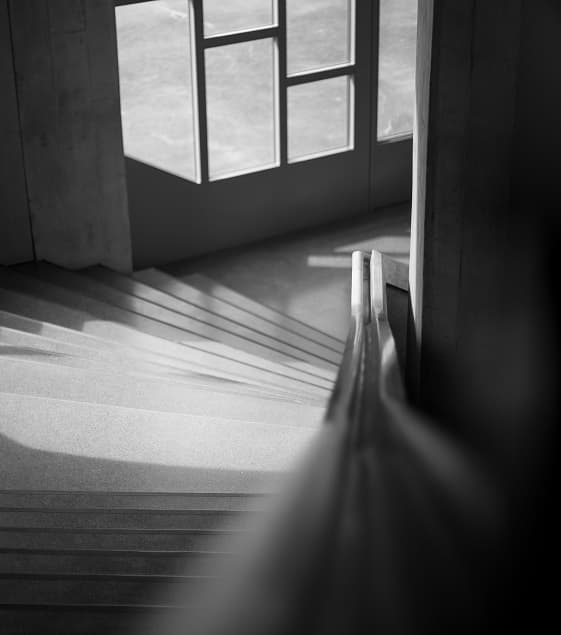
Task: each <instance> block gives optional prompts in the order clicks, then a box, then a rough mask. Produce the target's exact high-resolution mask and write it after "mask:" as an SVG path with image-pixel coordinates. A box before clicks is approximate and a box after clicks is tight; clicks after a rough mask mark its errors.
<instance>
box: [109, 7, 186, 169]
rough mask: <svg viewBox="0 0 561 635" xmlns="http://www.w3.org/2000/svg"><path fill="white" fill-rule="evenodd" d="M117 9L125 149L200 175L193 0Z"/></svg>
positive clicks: (150, 161)
mask: <svg viewBox="0 0 561 635" xmlns="http://www.w3.org/2000/svg"><path fill="white" fill-rule="evenodd" d="M115 13H116V19H117V45H118V51H119V79H120V90H121V109H122V120H123V142H124V147H125V153H126V155H127V156H128V157H131V158H133V159H136V160H137V161H142V162H143V163H147V164H149V165H152V166H154V167H156V168H160V169H161V170H165V171H166V172H170V173H172V174H175V175H177V176H180V177H183V178H185V179H189V180H192V181H195V180H196V179H197V176H196V175H197V160H196V157H195V143H194V139H195V137H194V135H195V125H194V121H193V112H194V111H193V90H192V86H191V52H190V51H191V47H190V44H191V43H190V35H189V12H188V6H187V0H155V1H154V2H141V3H138V4H127V5H122V6H118V7H116V9H115Z"/></svg>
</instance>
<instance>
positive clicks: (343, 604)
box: [189, 252, 502, 635]
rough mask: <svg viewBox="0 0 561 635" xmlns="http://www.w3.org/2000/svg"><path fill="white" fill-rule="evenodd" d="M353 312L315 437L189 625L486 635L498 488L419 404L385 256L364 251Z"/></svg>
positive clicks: (286, 632) (213, 630) (282, 633)
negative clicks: (257, 535) (410, 394)
mask: <svg viewBox="0 0 561 635" xmlns="http://www.w3.org/2000/svg"><path fill="white" fill-rule="evenodd" d="M351 313H352V323H351V328H350V332H349V336H348V340H347V345H346V350H345V353H344V357H343V360H342V363H341V367H340V371H339V375H338V379H337V382H336V386H335V389H334V391H333V395H332V398H331V401H330V404H329V407H328V411H327V415H326V422H325V425H324V426H323V428H322V430H321V432H320V433H319V435H318V439H317V444H316V446H315V447H314V449H313V451H312V452H311V453H310V455H309V456H308V457H307V460H306V463H305V466H304V468H303V470H302V473H301V474H300V475H299V476H298V478H297V479H296V482H295V483H293V487H292V492H291V495H290V496H289V497H288V498H287V500H285V501H284V503H283V504H282V505H281V506H280V507H279V509H278V510H277V511H276V513H275V514H274V515H273V518H272V519H271V523H270V527H269V528H268V530H267V531H266V532H265V534H264V537H263V538H262V539H261V540H260V541H259V542H256V543H255V544H254V545H253V552H254V553H253V557H252V558H251V562H250V564H249V565H248V566H247V567H244V568H243V569H241V570H239V571H237V572H236V573H235V575H234V576H233V582H232V583H231V584H230V585H229V586H226V588H225V589H222V592H221V593H219V594H218V595H214V596H212V597H210V598H209V601H208V603H207V604H206V607H205V610H203V611H202V612H201V614H202V615H203V616H204V619H202V622H204V625H203V624H202V623H201V624H199V625H198V627H200V628H198V629H196V628H195V627H194V624H193V622H191V623H190V625H189V626H190V627H191V630H190V631H189V632H194V631H196V632H202V633H206V634H212V635H214V634H217V633H220V634H222V633H224V634H226V633H228V635H252V634H253V635H273V634H274V635H300V634H302V635H304V634H306V635H310V634H317V635H320V634H321V635H335V634H337V635H343V634H344V635H347V634H355V633H360V634H362V633H373V634H376V635H386V634H388V635H389V634H392V635H396V634H397V635H401V634H411V635H413V634H415V635H418V634H422V633H446V632H454V633H455V634H457V633H467V632H470V633H476V632H482V631H481V624H482V620H483V621H484V620H485V615H486V607H485V598H486V589H487V584H488V583H489V584H490V580H491V577H490V574H491V571H492V568H493V562H494V559H493V558H494V549H495V547H496V538H497V536H498V535H500V527H501V518H502V508H501V505H500V499H499V497H498V496H497V495H496V493H495V491H494V489H493V487H491V485H490V483H489V481H488V480H486V479H485V478H484V476H483V471H482V470H481V469H480V467H479V466H478V465H477V464H476V463H475V461H474V460H473V458H469V457H468V456H467V454H465V453H464V452H460V451H459V450H458V449H457V447H456V446H455V445H454V444H452V443H451V442H450V441H449V440H447V439H446V437H445V435H444V433H443V432H442V430H440V429H437V428H435V427H434V426H433V425H431V424H429V423H428V422H427V421H426V420H425V419H424V418H423V416H422V415H421V414H420V413H418V412H416V411H414V410H413V409H412V408H410V407H409V405H408V404H407V401H406V399H405V392H404V388H403V384H402V378H401V373H400V369H399V364H398V359H397V355H396V347H395V342H394V338H393V335H392V331H391V328H390V325H389V323H388V319H387V302H386V276H385V273H384V260H383V258H382V256H381V255H380V254H379V253H376V252H373V253H372V254H366V253H363V252H355V253H354V254H353V258H352V293H351ZM209 614H210V619H208V618H209Z"/></svg>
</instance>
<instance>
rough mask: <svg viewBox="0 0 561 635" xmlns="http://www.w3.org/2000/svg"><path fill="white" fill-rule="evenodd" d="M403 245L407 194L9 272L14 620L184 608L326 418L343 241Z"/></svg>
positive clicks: (61, 623)
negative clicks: (144, 253)
mask: <svg viewBox="0 0 561 635" xmlns="http://www.w3.org/2000/svg"><path fill="white" fill-rule="evenodd" d="M389 219H392V220H389ZM388 223H389V224H388ZM390 228H391V231H390ZM368 235H369V236H371V238H370V239H369V240H368V239H365V236H368ZM388 236H390V238H388ZM391 236H393V237H394V238H391ZM396 236H398V237H397V238H396ZM407 241H408V212H407V207H406V206H405V207H403V208H402V209H401V210H396V209H393V210H389V214H388V215H386V217H384V215H383V214H382V215H381V216H380V217H379V218H378V219H377V220H376V222H374V223H373V222H372V221H371V220H368V219H367V220H363V221H360V222H358V223H355V225H354V226H345V227H341V226H336V227H334V228H333V229H329V230H327V231H323V232H314V233H304V234H300V235H295V236H293V237H292V238H290V239H284V240H277V241H268V242H266V243H264V244H262V245H256V246H255V247H253V248H250V249H243V250H240V249H238V250H233V251H230V252H226V253H225V254H224V255H222V256H221V257H213V258H211V259H198V260H196V261H186V262H181V263H177V264H175V265H171V266H169V267H167V268H166V270H163V269H146V270H142V271H138V272H136V273H134V274H132V275H123V274H119V273H115V272H112V271H110V270H109V269H106V268H103V267H91V268H88V269H85V270H82V271H79V272H71V271H67V270H64V269H62V268H59V267H56V266H54V265H50V264H48V263H44V262H43V263H31V264H24V265H18V266H13V267H9V268H8V267H5V268H3V269H2V270H1V271H0V351H1V353H0V373H1V390H0V400H1V402H2V404H1V408H0V409H1V411H2V413H3V416H2V420H1V426H2V429H1V445H0V454H1V459H0V462H1V464H2V491H1V492H0V585H1V587H2V592H1V593H0V597H1V598H2V599H1V605H0V613H1V616H2V623H3V624H4V626H5V628H6V629H7V631H6V632H14V633H16V632H22V633H23V632H25V633H34V632H41V633H47V632H49V633H51V632H52V633H63V632H68V633H78V632H79V633H86V632H87V633H90V632H91V633H94V632H95V633H99V632H100V630H101V629H105V630H108V632H119V633H120V632H125V633H126V632H142V629H143V628H147V626H146V625H147V623H149V618H150V616H154V615H157V614H158V613H161V612H162V611H166V610H167V611H171V612H172V613H173V612H174V611H176V612H177V611H188V605H189V601H190V598H191V596H192V593H193V591H200V590H201V589H203V588H204V586H205V583H207V582H208V581H211V580H213V579H214V578H216V577H219V576H220V573H221V572H223V571H226V570H227V568H228V567H227V565H229V564H230V563H231V561H232V559H233V558H235V554H236V551H237V550H238V549H239V542H240V540H241V539H242V538H243V536H245V535H248V532H251V528H252V527H254V526H255V524H256V517H259V516H260V515H263V513H264V511H265V510H266V509H267V508H268V502H269V501H270V500H273V499H274V497H275V494H276V493H278V492H279V491H281V490H282V484H283V480H284V477H285V476H286V475H287V474H289V473H290V472H291V471H292V470H293V469H294V468H295V466H296V465H297V464H298V461H299V458H300V457H302V456H303V455H304V454H305V451H306V449H307V447H308V446H309V445H310V443H311V441H312V440H313V439H314V435H315V433H316V431H317V430H318V428H319V426H320V424H321V422H322V420H323V417H324V413H325V407H326V404H327V400H328V397H329V395H330V392H331V390H332V387H333V383H334V380H335V378H336V374H337V369H338V365H339V364H340V361H341V357H342V352H343V350H344V345H345V344H344V337H345V333H346V331H347V328H348V320H349V317H348V316H349V312H348V308H347V307H348V303H349V294H350V290H349V284H350V270H349V254H350V251H352V250H353V249H354V247H356V246H357V242H358V243H359V244H360V245H361V246H365V245H370V246H372V247H375V246H381V245H382V246H383V245H385V247H386V249H387V250H389V251H390V252H391V251H392V249H391V248H392V245H393V250H394V251H393V254H392V255H393V256H394V257H398V258H399V257H401V258H402V259H403V258H405V259H406V255H405V254H406V248H407ZM400 250H401V252H400V254H398V253H397V252H398V251H400ZM279 267H280V268H283V271H282V272H279V271H278V270H279ZM275 270H276V271H277V275H275V276H271V272H272V271H275ZM271 279H274V280H275V284H276V285H277V287H279V288H277V289H275V290H271V289H268V290H267V291H268V293H269V295H267V292H263V291H262V290H261V291H260V289H266V285H267V284H270V281H271ZM308 288H314V289H315V295H314V296H313V297H312V298H310V294H309V293H308V292H307V289H308ZM283 289H284V292H283ZM273 294H274V297H275V298H276V299H277V302H282V306H281V305H278V304H277V306H275V303H274V301H273V300H272V297H273ZM263 299H264V300H265V302H263V301H262V300H263ZM310 301H312V302H311V304H310ZM319 306H321V307H322V308H321V309H318V307H319ZM398 306H399V300H398V304H396V307H398ZM323 307H325V308H323ZM280 309H282V310H280ZM399 311H401V313H399ZM398 315H400V318H399V319H401V320H402V321H403V320H404V317H405V315H404V314H403V306H401V308H399V309H396V310H395V316H396V317H395V319H394V321H395V323H396V326H397V322H398V321H399V319H398V317H397V316H398ZM329 325H331V326H330V327H329ZM398 331H399V327H398ZM249 535H250V534H249ZM174 588H175V589H176V591H175V592H174ZM177 589H181V593H178V592H177ZM187 623H188V622H187Z"/></svg>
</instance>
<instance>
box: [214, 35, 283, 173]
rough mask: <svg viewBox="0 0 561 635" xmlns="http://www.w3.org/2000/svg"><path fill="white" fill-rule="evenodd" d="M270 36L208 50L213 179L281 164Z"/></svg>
mask: <svg viewBox="0 0 561 635" xmlns="http://www.w3.org/2000/svg"><path fill="white" fill-rule="evenodd" d="M273 61H274V43H273V40H272V39H271V38H268V39H263V40H253V41H250V42H242V43H240V44H229V45H228V46H218V47H216V48H210V49H207V50H206V51H205V63H206V94H207V119H208V145H209V149H208V155H209V173H210V178H219V177H221V176H231V175H233V174H234V173H239V172H250V171H253V170H259V169H262V168H266V167H272V166H273V165H276V164H277V160H276V154H277V153H276V142H275V140H276V123H275V101H276V100H275V78H274V76H273Z"/></svg>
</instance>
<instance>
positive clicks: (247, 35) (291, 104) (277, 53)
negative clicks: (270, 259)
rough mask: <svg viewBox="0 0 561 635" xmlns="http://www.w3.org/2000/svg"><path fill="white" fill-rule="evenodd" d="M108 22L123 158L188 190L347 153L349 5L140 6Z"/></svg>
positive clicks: (189, 1)
mask: <svg viewBox="0 0 561 635" xmlns="http://www.w3.org/2000/svg"><path fill="white" fill-rule="evenodd" d="M117 4H118V5H119V3H117ZM116 16H117V36H118V50H119V71H120V82H121V102H122V113H123V138H124V145H125V152H126V154H127V156H130V157H134V158H136V159H138V160H140V161H143V162H146V163H148V164H150V165H152V166H154V167H157V168H161V169H163V170H166V171H168V172H170V173H172V174H175V175H177V176H181V177H183V178H185V179H188V180H191V181H194V182H198V183H200V182H206V181H212V180H218V179H222V178H226V177H231V176H236V175H239V174H245V173H248V172H254V171H259V170H264V169H269V168H273V167H278V166H280V165H283V164H287V163H291V162H300V161H305V160H310V159H313V158H318V157H320V156H324V155H329V154H333V153H338V152H346V151H350V150H352V149H353V147H354V91H355V81H354V75H355V73H354V57H355V50H354V49H355V42H354V39H355V38H354V19H355V17H354V16H355V0H313V1H308V2H306V1H302V0H278V2H277V0H228V2H224V1H223V0H202V1H201V0H150V1H145V2H137V3H129V2H126V3H124V4H122V5H120V6H117V8H116Z"/></svg>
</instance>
